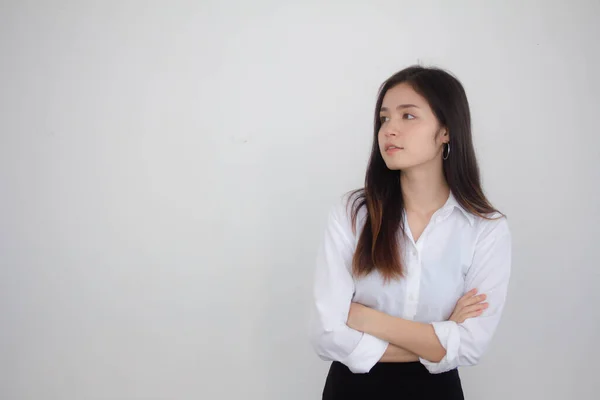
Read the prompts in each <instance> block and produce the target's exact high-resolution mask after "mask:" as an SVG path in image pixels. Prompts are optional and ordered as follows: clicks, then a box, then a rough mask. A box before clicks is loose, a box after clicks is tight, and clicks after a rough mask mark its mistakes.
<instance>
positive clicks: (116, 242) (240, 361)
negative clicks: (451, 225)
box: [0, 0, 600, 400]
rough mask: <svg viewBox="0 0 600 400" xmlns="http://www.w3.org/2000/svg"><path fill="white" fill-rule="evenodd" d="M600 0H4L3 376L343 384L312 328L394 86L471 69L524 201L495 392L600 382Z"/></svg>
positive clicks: (162, 390) (475, 379) (485, 132)
mask: <svg viewBox="0 0 600 400" xmlns="http://www.w3.org/2000/svg"><path fill="white" fill-rule="evenodd" d="M599 13H600V3H599V2H598V1H596V0H590V1H572V0H571V1H566V0H565V1H521V0H518V1H517V0H513V1H494V2H492V1H486V2H482V1H452V2H450V1H442V0H438V1H426V2H423V1H420V2H415V1H399V0H396V1H383V0H381V1H368V2H367V1H341V0H340V1H336V2H324V3H323V2H320V1H317V0H305V1H302V2H291V1H271V2H269V1H264V0H263V1H252V2H249V1H248V2H247V1H242V0H238V1H229V2H225V1H195V2H194V1H188V2H184V1H170V2H166V1H164V2H159V1H154V2H148V1H136V2H134V1H97V2H90V1H70V2H68V1H52V2H50V1H48V2H43V1H2V2H1V3H0V54H1V58H0V191H1V192H0V398H2V399H14V400H21V399H36V400H37V399H45V400H54V399H56V400H70V399H78V400H79V399H86V400H87V399H90V400H95V399H119V400H121V399H233V398H248V399H257V400H259V399H260V400H276V399H298V400H300V399H317V398H320V397H319V396H320V393H321V389H322V385H323V382H324V379H325V373H326V370H327V366H328V365H327V364H326V363H324V362H322V361H320V360H319V359H318V358H317V357H316V355H314V354H313V352H312V350H311V349H310V347H309V344H308V339H307V336H306V332H307V330H306V325H307V319H308V310H309V307H308V302H309V300H310V290H311V284H312V273H313V261H314V257H315V253H316V248H317V245H318V242H319V240H320V236H321V234H322V229H323V227H324V223H325V215H326V212H327V211H328V209H329V207H330V205H331V204H332V202H333V201H334V200H335V199H336V197H337V196H338V195H340V194H341V193H343V192H344V191H346V190H349V189H353V188H355V187H358V186H360V185H361V183H362V181H363V176H364V170H365V166H366V161H367V157H368V154H369V149H370V144H371V135H372V131H371V129H372V128H371V121H372V118H373V116H372V114H373V108H374V105H375V97H376V90H377V87H378V85H379V84H380V83H381V82H382V81H383V80H384V79H385V78H387V77H388V76H389V75H391V74H392V73H394V72H395V71H397V70H399V69H401V68H403V67H405V66H408V65H410V64H412V63H416V62H420V63H422V64H425V65H437V66H442V67H445V68H447V69H449V70H451V71H453V72H454V73H455V74H456V75H458V77H459V78H460V79H461V80H462V82H463V83H464V85H465V88H466V90H467V94H468V96H469V99H470V102H471V105H472V113H473V123H474V137H475V142H476V147H477V151H478V156H479V159H480V167H481V169H482V173H483V178H484V184H485V189H486V190H487V193H488V195H489V197H490V198H491V199H492V201H493V202H494V203H495V204H496V205H497V206H498V207H499V208H500V209H501V210H503V211H504V212H506V213H507V214H508V215H509V218H510V221H511V228H512V230H513V236H514V272H513V280H512V285H511V290H510V299H509V304H508V306H507V308H506V313H505V317H504V319H503V322H502V323H501V326H500V328H499V331H498V333H497V336H496V338H495V340H494V344H493V345H492V348H491V350H490V351H489V353H488V355H487V356H486V357H485V359H484V361H483V362H482V364H481V365H479V366H477V367H473V368H469V369H463V370H462V372H461V374H462V377H463V384H464V387H465V392H466V394H467V398H470V399H486V400H494V399H506V398H511V399H565V398H573V399H575V398H577V399H593V398H594V399H595V398H597V396H598V394H597V393H598V390H600V384H599V383H598V382H599V381H598V379H597V376H596V375H597V371H598V370H597V363H598V359H599V358H600V350H599V348H598V341H597V340H598V335H599V334H600V322H599V319H600V314H599V312H598V310H597V307H598V304H599V303H600V295H599V294H598V292H599V291H598V285H600V274H599V272H598V271H599V270H600V246H598V239H599V238H600V228H599V227H600V216H599V213H598V206H599V203H598V200H599V198H600V166H599V159H600V128H599V120H598V118H599V117H598V116H599V112H600V102H599V98H598V93H599V92H600V77H599V75H598V71H599V70H600V46H599V45H598V40H599V39H600V27H599V25H598V23H597V17H598V15H599Z"/></svg>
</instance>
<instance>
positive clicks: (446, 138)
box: [440, 126, 450, 143]
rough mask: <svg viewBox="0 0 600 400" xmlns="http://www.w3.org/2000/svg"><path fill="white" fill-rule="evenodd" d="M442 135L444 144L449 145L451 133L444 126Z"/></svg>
mask: <svg viewBox="0 0 600 400" xmlns="http://www.w3.org/2000/svg"><path fill="white" fill-rule="evenodd" d="M440 133H441V134H442V143H448V142H449V141H450V132H448V128H446V127H445V126H443V127H442V129H441V130H440Z"/></svg>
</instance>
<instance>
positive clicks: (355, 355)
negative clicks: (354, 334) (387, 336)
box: [340, 333, 389, 374]
mask: <svg viewBox="0 0 600 400" xmlns="http://www.w3.org/2000/svg"><path fill="white" fill-rule="evenodd" d="M388 345H389V343H388V342H386V341H384V340H381V339H379V338H377V337H375V336H372V335H369V334H368V333H363V335H362V338H361V339H360V341H359V342H358V346H356V348H355V349H354V350H353V351H352V353H350V354H349V355H348V357H346V358H345V359H344V360H341V361H340V362H341V363H342V364H344V365H346V366H347V367H348V369H350V371H352V372H353V373H355V374H365V373H367V372H369V371H370V370H371V368H373V366H374V365H375V364H377V362H378V361H379V360H380V359H381V357H382V356H383V354H384V353H385V351H386V350H387V348H388Z"/></svg>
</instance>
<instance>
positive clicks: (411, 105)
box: [381, 104, 419, 111]
mask: <svg viewBox="0 0 600 400" xmlns="http://www.w3.org/2000/svg"><path fill="white" fill-rule="evenodd" d="M413 107H414V108H419V107H417V106H416V105H414V104H399V105H398V106H397V107H396V110H399V109H401V108H413ZM381 111H389V110H388V109H387V107H381Z"/></svg>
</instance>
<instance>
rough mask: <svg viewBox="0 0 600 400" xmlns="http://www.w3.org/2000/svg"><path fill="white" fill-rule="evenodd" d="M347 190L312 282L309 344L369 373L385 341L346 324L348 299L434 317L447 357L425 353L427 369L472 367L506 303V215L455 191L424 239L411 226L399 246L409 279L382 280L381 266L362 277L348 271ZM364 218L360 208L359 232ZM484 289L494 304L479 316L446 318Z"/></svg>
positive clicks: (423, 318)
mask: <svg viewBox="0 0 600 400" xmlns="http://www.w3.org/2000/svg"><path fill="white" fill-rule="evenodd" d="M348 200H349V196H348V195H346V196H344V197H343V198H342V201H340V202H339V204H337V205H336V206H334V207H333V208H332V210H331V211H330V213H329V218H328V222H327V228H326V230H325V235H324V240H323V242H322V245H321V246H320V249H319V252H318V256H317V265H316V273H315V282H314V293H313V294H314V310H313V315H312V322H311V328H310V329H311V333H310V338H311V343H312V345H313V347H314V349H315V351H316V352H317V354H318V355H319V357H321V358H322V359H324V360H327V361H339V362H341V363H343V364H345V365H346V366H348V368H349V369H350V370H351V371H352V372H354V373H366V372H368V371H370V369H371V368H372V367H373V366H374V365H375V363H377V362H378V361H379V359H380V358H381V357H382V355H383V354H384V353H385V350H386V348H387V346H388V343H387V342H385V341H383V340H381V339H379V338H376V337H374V336H372V335H369V334H367V333H363V332H359V331H356V330H354V329H351V328H350V327H348V326H347V325H346V322H347V319H348V311H349V308H350V303H351V302H357V303H361V304H364V305H366V306H368V307H370V308H374V309H376V310H379V311H382V312H384V313H386V314H389V315H392V316H395V317H400V318H404V319H408V320H414V321H419V322H425V323H431V324H432V325H433V327H434V330H435V333H436V335H437V337H438V338H439V341H440V343H441V344H442V346H443V347H444V348H445V349H446V355H445V356H444V358H443V359H442V360H441V361H440V362H439V363H435V362H430V361H427V360H425V359H422V358H421V359H420V361H421V363H422V364H423V365H424V366H425V367H426V368H427V369H428V370H429V372H430V373H441V372H445V371H449V370H451V369H454V368H456V367H460V366H468V365H475V364H477V362H478V361H479V359H480V358H481V356H482V355H483V354H484V352H485V351H486V348H487V347H488V344H489V343H490V341H491V339H492V336H493V334H494V331H495V330H496V327H497V325H498V322H499V321H500V316H501V313H502V310H503V308H504V303H505V300H506V293H507V288H508V282H509V277H510V270H511V235H510V231H509V227H508V223H507V221H506V218H505V217H502V218H500V219H496V220H486V219H484V218H481V217H478V216H475V215H473V214H471V213H469V212H467V211H466V210H464V209H463V208H462V207H461V206H460V205H459V204H458V202H457V201H456V199H455V197H454V196H453V195H452V194H450V196H449V198H448V201H447V202H446V204H445V205H444V206H443V207H442V208H440V209H439V210H438V211H436V212H435V213H434V214H433V216H432V218H431V220H430V222H429V224H428V225H427V227H426V228H425V230H424V231H423V233H422V234H421V236H420V237H419V239H418V241H417V242H416V243H415V241H414V240H413V239H412V234H411V232H410V228H409V226H408V222H407V219H406V213H404V225H405V226H406V228H405V229H406V230H405V232H404V233H401V234H399V244H400V246H401V247H400V248H401V249H402V250H401V251H402V257H403V261H404V268H405V271H406V277H405V278H402V279H401V280H394V281H392V282H391V283H388V284H384V283H383V278H382V276H381V275H380V274H379V272H372V273H371V274H369V275H368V276H366V277H361V278H359V279H355V278H353V276H352V275H351V270H352V267H351V264H352V256H353V254H354V251H355V249H356V244H357V242H358V237H359V235H358V234H357V235H354V234H353V233H352V227H351V220H350V214H349V213H348V212H346V210H347V207H346V204H347V201H348ZM365 216H366V211H365V207H362V208H361V210H360V211H359V214H358V218H357V228H358V229H357V233H360V232H361V230H362V226H363V225H364V219H365ZM473 288H476V289H477V290H478V293H483V294H486V295H487V299H486V302H488V303H489V307H488V308H487V309H486V310H485V311H484V312H483V313H482V314H481V315H480V316H478V317H474V318H469V319H467V320H466V321H464V322H463V323H460V324H457V323H455V322H453V321H447V319H448V318H449V317H450V315H451V314H452V311H453V310H454V307H455V306H456V302H457V301H458V299H459V298H460V297H462V296H463V295H464V294H465V293H466V292H468V291H469V290H471V289H473Z"/></svg>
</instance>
